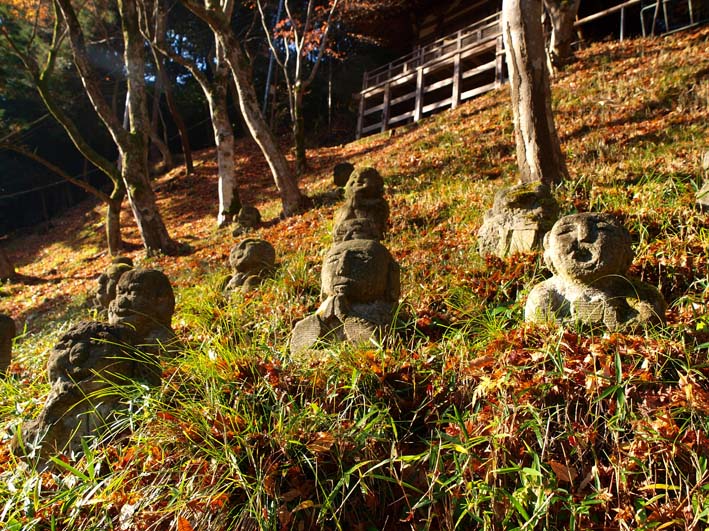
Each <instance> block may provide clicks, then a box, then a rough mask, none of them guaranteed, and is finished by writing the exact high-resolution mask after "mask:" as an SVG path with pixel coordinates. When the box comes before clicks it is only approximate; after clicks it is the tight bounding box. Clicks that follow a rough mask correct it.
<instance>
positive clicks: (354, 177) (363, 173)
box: [345, 168, 384, 199]
mask: <svg viewBox="0 0 709 531" xmlns="http://www.w3.org/2000/svg"><path fill="white" fill-rule="evenodd" d="M383 195H384V179H382V176H381V175H379V172H378V171H377V170H375V169H374V168H362V169H360V170H355V171H354V172H352V174H351V175H350V178H349V179H348V180H347V184H346V185H345V197H347V198H350V197H357V198H370V199H371V198H376V197H382V196H383Z"/></svg>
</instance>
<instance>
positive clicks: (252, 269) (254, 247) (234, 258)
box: [229, 238, 276, 275]
mask: <svg viewBox="0 0 709 531" xmlns="http://www.w3.org/2000/svg"><path fill="white" fill-rule="evenodd" d="M275 263H276V250H275V249H274V248H273V245H271V244H270V243H268V242H267V241H266V240H260V239H257V238H248V239H246V240H243V241H241V242H239V243H238V244H236V245H235V246H234V247H232V249H231V253H229V264H230V265H231V267H232V269H233V270H234V271H236V272H239V273H250V274H254V275H258V274H259V273H260V272H261V271H264V270H269V269H272V268H273V266H274V264H275Z"/></svg>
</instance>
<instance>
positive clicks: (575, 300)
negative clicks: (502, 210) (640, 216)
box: [525, 212, 667, 330]
mask: <svg viewBox="0 0 709 531" xmlns="http://www.w3.org/2000/svg"><path fill="white" fill-rule="evenodd" d="M630 243H631V242H630V234H629V233H628V231H627V230H626V229H625V228H624V227H622V226H620V225H618V224H617V223H616V222H615V220H614V219H613V218H612V217H611V216H609V215H607V214H598V213H592V212H587V213H583V214H574V215H571V216H566V217H564V218H561V219H560V220H559V221H557V222H556V223H555V224H554V226H553V227H552V229H551V231H550V232H548V233H547V234H546V236H545V237H544V261H545V262H546V264H547V266H548V267H549V269H551V271H552V273H554V276H552V277H551V278H550V279H549V280H546V281H544V282H542V283H541V284H538V285H537V286H535V287H534V289H532V291H531V292H530V294H529V298H528V299H527V304H526V307H525V319H526V320H527V321H534V322H548V321H556V322H558V323H566V322H576V323H580V324H586V325H603V326H605V327H606V328H608V329H609V330H619V329H623V328H636V327H639V326H644V325H648V324H660V323H663V322H664V319H665V310H666V309H667V304H666V303H665V300H664V299H663V297H662V295H661V294H660V292H659V291H658V290H657V289H656V288H654V287H652V286H650V285H649V284H645V283H644V282H640V281H637V280H630V279H628V278H626V277H625V275H626V273H627V271H628V268H629V267H630V264H631V263H632V261H633V251H632V249H631V246H630Z"/></svg>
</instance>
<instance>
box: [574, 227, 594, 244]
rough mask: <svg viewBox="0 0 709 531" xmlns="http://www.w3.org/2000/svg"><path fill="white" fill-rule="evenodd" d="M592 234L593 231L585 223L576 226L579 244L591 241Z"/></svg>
mask: <svg viewBox="0 0 709 531" xmlns="http://www.w3.org/2000/svg"><path fill="white" fill-rule="evenodd" d="M594 233H595V231H594V230H593V228H592V227H590V226H589V225H588V224H586V223H580V224H579V226H578V233H577V237H578V239H579V241H580V242H590V241H593V239H594Z"/></svg>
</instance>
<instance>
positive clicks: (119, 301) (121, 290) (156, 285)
mask: <svg viewBox="0 0 709 531" xmlns="http://www.w3.org/2000/svg"><path fill="white" fill-rule="evenodd" d="M174 311H175V295H174V294H173V292H172V286H170V281H169V280H168V279H167V277H166V276H165V275H164V274H163V273H161V272H160V271H156V270H154V269H132V270H131V271H128V272H126V273H124V274H123V275H122V276H121V278H120V280H119V281H118V284H117V285H116V298H115V299H114V300H113V301H111V304H110V305H109V307H108V322H109V323H110V324H124V325H127V326H129V327H131V328H133V329H135V330H136V332H137V333H138V334H140V335H142V334H145V333H147V332H148V331H149V330H151V329H153V328H156V327H160V326H162V327H169V326H170V321H171V319H172V314H173V313H174Z"/></svg>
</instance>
